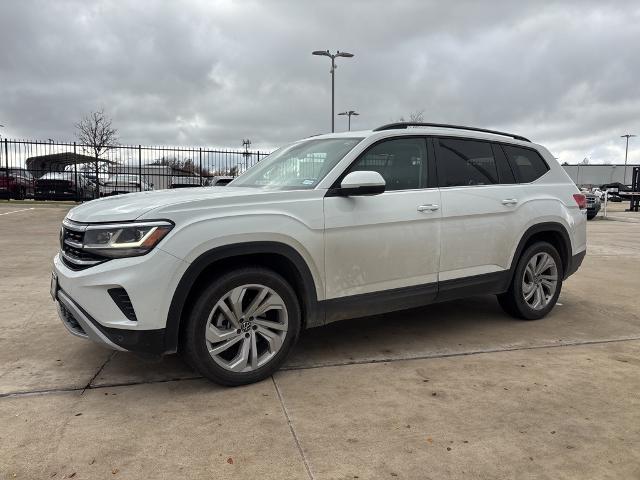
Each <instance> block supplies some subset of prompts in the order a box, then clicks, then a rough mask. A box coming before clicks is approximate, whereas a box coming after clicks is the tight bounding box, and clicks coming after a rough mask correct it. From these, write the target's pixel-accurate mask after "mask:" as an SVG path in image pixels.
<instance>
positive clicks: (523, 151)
mask: <svg viewBox="0 0 640 480" xmlns="http://www.w3.org/2000/svg"><path fill="white" fill-rule="evenodd" d="M502 148H503V149H504V152H505V153H506V155H507V158H508V159H509V163H510V164H511V168H512V170H513V173H514V174H515V176H516V180H517V181H518V182H520V183H530V182H533V181H534V180H537V179H538V178H540V177H541V176H542V175H544V174H545V173H547V172H548V171H549V166H548V165H547V164H546V162H545V161H544V160H543V159H542V157H541V156H540V154H539V153H538V152H536V151H535V150H530V149H528V148H522V147H516V146H513V145H502Z"/></svg>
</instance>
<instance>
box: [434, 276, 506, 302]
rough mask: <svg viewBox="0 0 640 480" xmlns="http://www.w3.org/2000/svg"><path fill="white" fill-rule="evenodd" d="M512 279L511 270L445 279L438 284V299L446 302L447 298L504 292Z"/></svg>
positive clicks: (453, 298)
mask: <svg viewBox="0 0 640 480" xmlns="http://www.w3.org/2000/svg"><path fill="white" fill-rule="evenodd" d="M510 280H511V273H510V271H509V270H504V271H501V272H493V273H483V274H482V275H474V276H472V277H462V278H455V279H453V280H445V281H443V282H440V284H439V285H438V296H437V297H436V301H438V302H446V301H447V300H455V299H457V298H465V297H471V296H473V295H495V294H498V293H504V292H506V291H507V290H508V289H509V281H510Z"/></svg>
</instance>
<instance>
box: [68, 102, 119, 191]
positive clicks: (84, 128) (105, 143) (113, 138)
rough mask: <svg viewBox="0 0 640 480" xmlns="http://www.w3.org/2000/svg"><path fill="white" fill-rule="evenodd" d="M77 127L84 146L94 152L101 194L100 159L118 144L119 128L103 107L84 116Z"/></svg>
mask: <svg viewBox="0 0 640 480" xmlns="http://www.w3.org/2000/svg"><path fill="white" fill-rule="evenodd" d="M76 129H77V132H76V136H77V137H78V141H79V142H80V144H81V145H82V148H83V149H85V150H89V151H90V152H91V153H93V155H94V157H95V159H96V195H97V196H100V182H99V180H98V175H99V170H100V168H99V163H100V160H99V159H100V157H101V156H102V155H104V154H105V153H106V152H107V151H108V150H109V149H110V148H113V147H115V146H116V145H117V144H118V130H116V129H115V128H113V126H112V125H111V119H110V118H108V117H107V116H106V115H105V113H104V109H103V108H101V109H100V110H97V111H95V112H91V113H90V114H88V115H85V116H84V117H82V119H81V120H80V121H79V122H78V123H76Z"/></svg>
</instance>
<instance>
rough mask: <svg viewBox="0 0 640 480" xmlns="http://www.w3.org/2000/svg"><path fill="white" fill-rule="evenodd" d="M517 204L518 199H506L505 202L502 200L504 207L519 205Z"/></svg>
mask: <svg viewBox="0 0 640 480" xmlns="http://www.w3.org/2000/svg"><path fill="white" fill-rule="evenodd" d="M517 203H518V199H517V198H505V199H504V200H502V204H503V205H517Z"/></svg>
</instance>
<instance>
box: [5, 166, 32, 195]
mask: <svg viewBox="0 0 640 480" xmlns="http://www.w3.org/2000/svg"><path fill="white" fill-rule="evenodd" d="M33 191H34V179H33V176H32V175H31V173H29V171H28V170H27V169H26V168H19V167H16V168H9V169H8V170H7V169H6V168H0V198H6V199H10V198H13V199H16V200H22V199H24V198H27V197H31V196H33Z"/></svg>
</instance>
